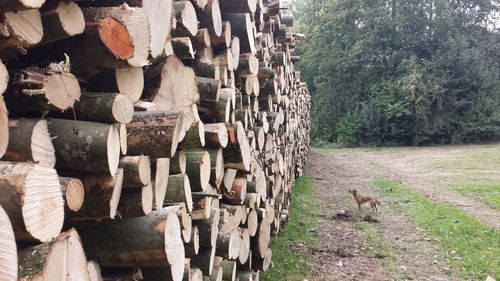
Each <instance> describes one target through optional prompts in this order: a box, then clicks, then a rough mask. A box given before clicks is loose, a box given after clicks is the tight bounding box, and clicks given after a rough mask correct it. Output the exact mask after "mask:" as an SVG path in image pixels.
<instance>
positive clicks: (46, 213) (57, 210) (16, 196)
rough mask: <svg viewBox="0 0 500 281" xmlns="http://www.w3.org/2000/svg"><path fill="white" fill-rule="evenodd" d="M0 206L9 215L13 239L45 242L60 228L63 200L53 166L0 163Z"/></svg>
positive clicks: (62, 218)
mask: <svg viewBox="0 0 500 281" xmlns="http://www.w3.org/2000/svg"><path fill="white" fill-rule="evenodd" d="M0 205H2V207H3V209H4V210H5V212H6V213H7V214H8V215H9V218H10V220H11V223H12V227H13V229H14V233H15V235H16V241H19V242H32V241H41V242H46V241H49V240H50V239H52V238H54V237H56V236H57V235H58V234H59V232H60V231H61V228H62V224H63V220H64V201H63V198H62V194H61V188H60V185H59V179H58V177H57V173H56V171H55V170H54V169H52V168H49V167H44V166H41V165H38V164H33V163H14V162H0ZM46 206H51V208H46Z"/></svg>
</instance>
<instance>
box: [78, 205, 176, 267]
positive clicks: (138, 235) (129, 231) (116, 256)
mask: <svg viewBox="0 0 500 281" xmlns="http://www.w3.org/2000/svg"><path fill="white" fill-rule="evenodd" d="M80 234H81V236H82V241H83V246H84V248H85V252H86V253H87V255H88V257H90V258H92V259H95V260H96V261H97V262H98V263H99V264H100V265H101V266H107V267H110V266H116V267H135V266H141V267H143V266H144V267H151V266H165V265H170V266H172V270H176V271H177V270H179V271H181V272H184V267H183V263H184V245H183V242H182V238H181V228H180V224H179V219H178V218H177V214H176V207H169V208H164V209H161V210H159V211H155V212H152V213H150V214H149V215H147V216H144V217H140V218H133V219H128V220H124V221H116V222H109V223H103V224H100V225H97V226H95V227H93V228H86V229H82V230H81V231H80ZM103 236H105V237H107V238H108V239H102V237H103Z"/></svg>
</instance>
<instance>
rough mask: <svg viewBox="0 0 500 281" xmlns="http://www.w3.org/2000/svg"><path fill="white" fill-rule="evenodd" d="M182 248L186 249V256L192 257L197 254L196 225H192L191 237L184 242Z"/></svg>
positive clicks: (198, 247) (198, 242)
mask: <svg viewBox="0 0 500 281" xmlns="http://www.w3.org/2000/svg"><path fill="white" fill-rule="evenodd" d="M184 248H185V251H186V257H194V256H196V255H198V252H199V251H200V233H199V232H198V226H196V225H193V228H192V231H191V237H190V239H189V242H187V243H186V244H184Z"/></svg>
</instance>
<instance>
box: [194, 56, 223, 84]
mask: <svg viewBox="0 0 500 281" xmlns="http://www.w3.org/2000/svg"><path fill="white" fill-rule="evenodd" d="M194 71H195V73H196V76H199V77H207V78H213V79H216V80H220V67H219V63H218V62H215V61H212V60H211V59H209V58H205V57H197V58H196V60H195V64H194Z"/></svg>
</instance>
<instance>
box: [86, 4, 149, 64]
mask: <svg viewBox="0 0 500 281" xmlns="http://www.w3.org/2000/svg"><path fill="white" fill-rule="evenodd" d="M83 14H84V15H85V20H86V21H87V22H95V21H98V20H101V19H105V18H108V17H110V18H113V19H115V20H117V21H119V22H120V23H122V24H123V25H124V26H125V27H126V29H127V31H128V33H129V34H130V36H131V38H132V42H133V54H132V56H131V57H130V58H127V62H128V64H129V65H130V66H131V67H143V66H145V65H147V64H148V56H149V46H150V44H151V41H150V40H151V35H150V32H149V22H148V17H147V14H146V12H145V11H144V10H143V9H141V8H131V7H129V6H128V5H127V4H124V5H121V6H120V7H105V8H83Z"/></svg>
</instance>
